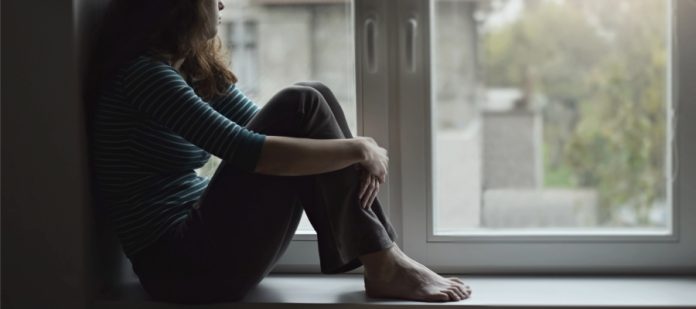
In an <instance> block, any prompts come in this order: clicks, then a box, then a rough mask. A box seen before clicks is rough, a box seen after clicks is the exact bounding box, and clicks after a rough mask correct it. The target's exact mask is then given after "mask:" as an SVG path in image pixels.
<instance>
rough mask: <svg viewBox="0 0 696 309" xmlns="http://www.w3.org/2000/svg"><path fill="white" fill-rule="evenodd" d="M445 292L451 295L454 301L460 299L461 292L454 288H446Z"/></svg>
mask: <svg viewBox="0 0 696 309" xmlns="http://www.w3.org/2000/svg"><path fill="white" fill-rule="evenodd" d="M443 292H445V293H446V294H447V295H449V297H450V300H452V301H457V300H459V294H457V292H455V291H454V290H452V289H447V290H444V291H443Z"/></svg>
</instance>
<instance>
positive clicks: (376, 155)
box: [356, 136, 389, 183]
mask: <svg viewBox="0 0 696 309" xmlns="http://www.w3.org/2000/svg"><path fill="white" fill-rule="evenodd" d="M356 139H359V140H360V142H361V143H362V147H363V152H364V153H365V160H363V161H362V162H360V165H361V166H362V167H363V168H364V169H366V170H367V172H368V173H370V174H372V176H375V177H377V179H378V180H379V183H384V181H385V180H386V178H387V171H388V169H389V157H388V156H387V150H386V149H384V148H383V147H380V146H379V145H377V142H375V140H374V139H373V138H371V137H362V136H359V137H356Z"/></svg>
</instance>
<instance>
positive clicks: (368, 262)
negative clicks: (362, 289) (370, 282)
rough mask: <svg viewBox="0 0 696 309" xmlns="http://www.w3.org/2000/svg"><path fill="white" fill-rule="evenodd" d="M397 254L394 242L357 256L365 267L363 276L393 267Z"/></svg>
mask: <svg viewBox="0 0 696 309" xmlns="http://www.w3.org/2000/svg"><path fill="white" fill-rule="evenodd" d="M398 255H399V253H398V247H397V245H396V243H392V245H391V246H390V247H388V248H385V249H382V250H380V251H376V252H371V253H368V254H364V255H361V256H359V257H358V259H359V260H360V261H361V262H362V264H363V266H364V268H365V276H366V277H367V276H371V277H374V276H379V275H384V274H385V273H387V272H390V270H391V269H392V268H394V264H395V259H396V258H397V256H398Z"/></svg>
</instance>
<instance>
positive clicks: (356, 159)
mask: <svg viewBox="0 0 696 309" xmlns="http://www.w3.org/2000/svg"><path fill="white" fill-rule="evenodd" d="M366 150H367V149H366V147H364V145H363V141H362V140H361V139H355V138H351V139H311V138H296V137H286V136H270V135H269V136H266V141H265V142H264V144H263V147H262V149H261V156H260V158H259V161H258V163H257V164H256V169H255V170H254V172H255V173H259V174H268V175H278V176H303V175H312V174H320V173H326V172H331V171H335V170H339V169H342V168H344V167H347V166H350V165H352V164H355V163H360V162H362V161H364V160H366V159H367V157H368V153H367V151H366Z"/></svg>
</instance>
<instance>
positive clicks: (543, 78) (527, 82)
mask: <svg viewBox="0 0 696 309" xmlns="http://www.w3.org/2000/svg"><path fill="white" fill-rule="evenodd" d="M433 1H435V3H434V4H435V5H434V12H433V13H432V15H433V18H434V29H433V34H434V35H433V42H434V43H433V44H434V49H433V51H434V52H433V59H432V63H433V66H434V67H433V78H434V81H433V87H434V88H433V89H434V91H433V96H434V100H433V106H432V108H433V112H434V113H433V130H432V132H433V136H432V138H433V147H434V149H433V159H434V162H433V172H434V185H433V188H434V207H433V210H434V212H433V213H434V217H433V219H434V222H433V223H434V224H433V226H434V232H435V234H441V235H442V234H458V233H460V234H461V233H465V232H466V231H467V230H470V231H471V230H479V229H484V228H485V229H490V230H491V231H492V232H495V231H496V230H503V229H508V230H509V229H520V230H531V229H545V231H547V232H551V231H553V230H558V231H560V230H561V229H563V230H566V229H568V230H574V231H578V232H579V231H582V230H590V229H592V230H595V231H597V230H600V229H602V228H606V229H607V230H611V231H627V230H629V229H637V228H641V229H644V228H647V229H664V228H665V227H667V226H668V224H669V222H670V207H671V206H670V204H669V203H668V197H669V192H668V190H669V187H670V186H669V182H668V181H669V179H670V177H669V174H670V173H669V171H668V162H669V161H668V158H669V151H668V150H667V146H666V136H667V132H668V131H667V130H668V128H669V126H670V125H671V124H669V123H668V120H667V110H668V108H669V102H668V101H667V97H668V96H667V92H666V91H667V89H668V88H667V86H668V79H667V76H668V72H667V70H668V61H670V60H669V49H668V24H669V22H668V18H667V16H668V15H667V6H668V1H666V0H612V1H606V0H500V1H460V0H433Z"/></svg>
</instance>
